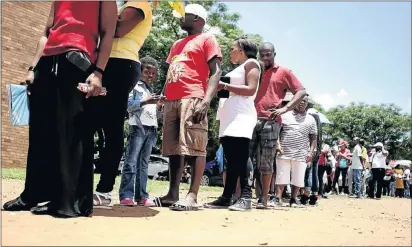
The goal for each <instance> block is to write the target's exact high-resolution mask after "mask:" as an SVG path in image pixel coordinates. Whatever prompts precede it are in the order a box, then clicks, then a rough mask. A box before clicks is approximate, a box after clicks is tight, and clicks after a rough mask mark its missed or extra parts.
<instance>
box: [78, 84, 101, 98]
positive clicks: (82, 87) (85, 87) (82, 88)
mask: <svg viewBox="0 0 412 247" xmlns="http://www.w3.org/2000/svg"><path fill="white" fill-rule="evenodd" d="M77 89H79V90H80V91H81V92H83V93H88V92H89V90H90V85H89V84H87V83H79V84H78V85H77ZM106 94H107V90H106V88H105V87H102V90H101V92H100V96H106Z"/></svg>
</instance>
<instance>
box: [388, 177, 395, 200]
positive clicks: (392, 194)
mask: <svg viewBox="0 0 412 247" xmlns="http://www.w3.org/2000/svg"><path fill="white" fill-rule="evenodd" d="M389 188H390V196H392V197H393V196H395V182H394V181H393V182H392V181H391V182H390V183H389Z"/></svg>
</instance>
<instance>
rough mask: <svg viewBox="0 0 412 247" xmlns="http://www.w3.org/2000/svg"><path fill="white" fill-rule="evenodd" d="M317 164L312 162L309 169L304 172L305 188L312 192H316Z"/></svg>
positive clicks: (317, 188) (317, 186) (317, 187)
mask: <svg viewBox="0 0 412 247" xmlns="http://www.w3.org/2000/svg"><path fill="white" fill-rule="evenodd" d="M318 182H319V181H318V162H317V161H314V162H313V164H312V166H311V167H310V168H306V172H305V188H306V189H307V190H308V189H309V188H310V189H311V191H312V192H314V193H315V192H316V193H317V192H318V190H319V185H318Z"/></svg>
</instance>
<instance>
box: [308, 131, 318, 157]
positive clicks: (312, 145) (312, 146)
mask: <svg viewBox="0 0 412 247" xmlns="http://www.w3.org/2000/svg"><path fill="white" fill-rule="evenodd" d="M317 138H318V136H317V135H309V139H310V149H309V152H310V153H311V154H313V153H314V152H315V148H316V144H317Z"/></svg>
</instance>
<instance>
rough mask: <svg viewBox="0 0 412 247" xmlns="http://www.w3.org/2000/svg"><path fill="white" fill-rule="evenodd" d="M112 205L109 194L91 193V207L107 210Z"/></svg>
mask: <svg viewBox="0 0 412 247" xmlns="http://www.w3.org/2000/svg"><path fill="white" fill-rule="evenodd" d="M110 203H112V196H111V194H110V193H100V192H94V193H93V206H94V207H101V208H109V207H110Z"/></svg>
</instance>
